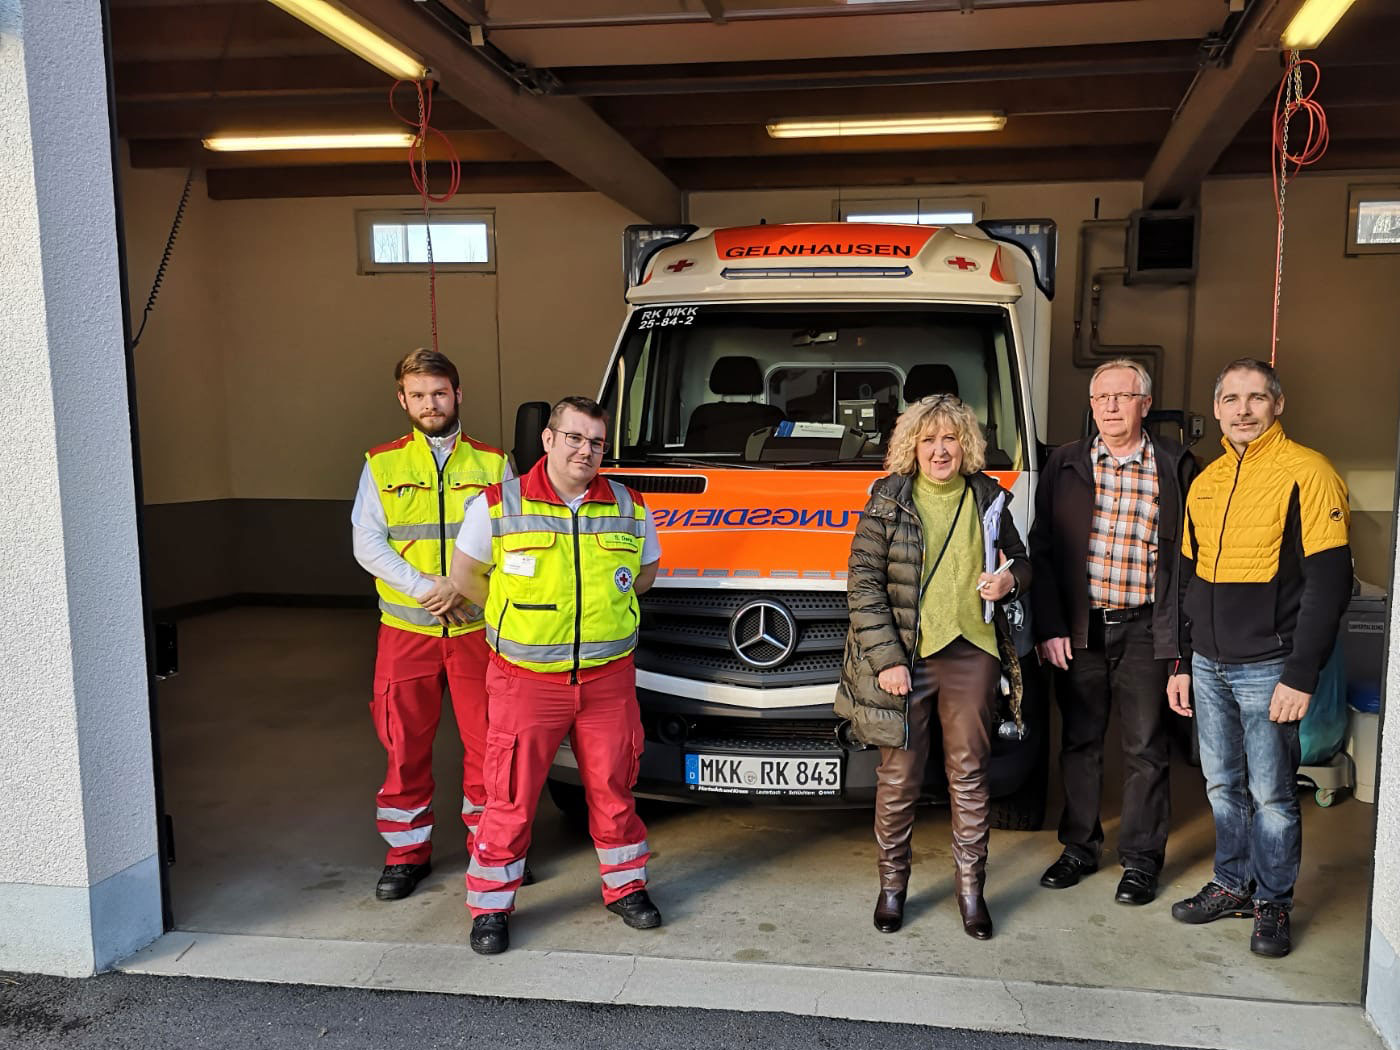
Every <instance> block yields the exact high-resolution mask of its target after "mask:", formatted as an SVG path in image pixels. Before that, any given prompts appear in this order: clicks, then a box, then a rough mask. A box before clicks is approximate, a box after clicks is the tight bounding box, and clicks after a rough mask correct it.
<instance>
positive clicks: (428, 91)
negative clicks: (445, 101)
mask: <svg viewBox="0 0 1400 1050" xmlns="http://www.w3.org/2000/svg"><path fill="white" fill-rule="evenodd" d="M404 84H408V85H410V86H411V87H413V88H414V89H415V91H416V92H417V96H418V115H417V119H413V118H410V117H405V116H404V115H403V113H401V112H400V111H399V108H398V105H397V104H396V103H395V95H396V93H397V92H398V90H399V88H400V87H401V86H402V85H404ZM389 108H390V109H391V110H393V111H394V116H396V117H398V118H399V120H401V121H403V123H404V124H406V125H408V126H409V127H410V128H412V129H413V143H412V144H411V145H410V146H409V147H408V173H409V177H410V178H411V179H412V180H413V188H414V189H415V190H417V191H418V197H419V199H420V200H421V201H422V202H423V233H424V235H425V236H426V238H427V242H428V316H429V319H430V321H431V323H432V330H433V349H434V350H437V348H438V321H437V265H436V263H434V261H433V226H432V219H431V206H432V205H434V204H446V203H447V202H448V201H450V200H451V199H452V198H453V197H455V196H456V195H457V190H458V189H459V188H460V187H461V185H462V162H461V160H460V159H459V158H458V156H457V151H456V150H455V149H454V148H453V146H452V140H451V139H449V138H448V137H447V136H446V135H444V134H443V133H442V132H441V131H439V130H438V129H437V128H435V127H433V126H432V117H433V81H431V80H416V81H415V80H396V81H395V82H394V85H393V87H391V88H389ZM434 135H435V136H437V139H438V141H440V143H441V145H442V150H443V154H444V159H445V161H446V164H447V189H446V190H445V191H444V192H442V193H438V194H435V193H433V192H432V190H431V189H430V187H429V185H428V141H429V137H430V136H434Z"/></svg>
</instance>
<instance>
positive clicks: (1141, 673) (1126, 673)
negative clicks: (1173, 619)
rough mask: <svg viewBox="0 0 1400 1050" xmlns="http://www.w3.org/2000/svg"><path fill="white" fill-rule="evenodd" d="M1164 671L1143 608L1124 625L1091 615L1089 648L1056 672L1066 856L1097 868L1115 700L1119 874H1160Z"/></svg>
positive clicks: (1166, 820) (1166, 795)
mask: <svg viewBox="0 0 1400 1050" xmlns="http://www.w3.org/2000/svg"><path fill="white" fill-rule="evenodd" d="M1111 615H1112V614H1110V616H1111ZM1168 669H1169V661H1165V660H1158V659H1155V658H1154V657H1153V655H1152V609H1151V607H1150V606H1147V607H1144V608H1143V609H1142V610H1141V611H1140V613H1139V615H1138V616H1137V618H1135V619H1132V620H1129V621H1127V622H1124V623H1108V624H1105V623H1104V622H1103V618H1102V617H1101V616H1100V615H1098V614H1097V613H1095V614H1094V615H1093V616H1091V618H1090V625H1089V647H1088V648H1087V649H1075V650H1074V659H1072V660H1071V661H1070V664H1069V670H1068V671H1062V672H1058V673H1057V674H1056V676H1055V694H1056V698H1057V700H1058V702H1059V705H1060V719H1061V722H1062V723H1063V725H1062V734H1061V745H1060V770H1061V773H1062V776H1063V780H1064V789H1065V810H1064V813H1063V815H1062V816H1061V817H1060V841H1061V842H1062V843H1064V846H1065V852H1066V853H1069V854H1072V855H1074V856H1077V857H1079V858H1080V859H1081V860H1084V861H1087V862H1091V863H1097V862H1098V859H1099V852H1100V850H1101V849H1102V848H1103V825H1102V824H1100V823H1099V806H1100V804H1101V801H1102V798H1103V742H1104V734H1105V733H1106V732H1107V730H1108V714H1109V708H1110V706H1111V705H1112V704H1113V703H1115V702H1116V703H1117V704H1118V719H1119V722H1120V724H1121V727H1122V735H1123V817H1122V822H1121V824H1120V826H1119V832H1118V856H1119V859H1120V860H1121V861H1122V863H1123V866H1124V867H1125V868H1141V869H1143V870H1144V871H1148V872H1151V873H1152V874H1154V875H1155V874H1158V873H1160V872H1161V870H1162V861H1163V858H1164V857H1165V855H1166V846H1167V829H1168V826H1169V825H1170V823H1171V795H1170V791H1169V785H1168V761H1169V751H1168V743H1167V716H1168V707H1167V696H1166V685H1167V672H1168Z"/></svg>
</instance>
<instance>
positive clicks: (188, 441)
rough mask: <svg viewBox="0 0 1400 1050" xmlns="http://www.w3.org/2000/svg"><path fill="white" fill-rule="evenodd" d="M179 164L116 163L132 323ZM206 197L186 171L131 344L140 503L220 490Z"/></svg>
mask: <svg viewBox="0 0 1400 1050" xmlns="http://www.w3.org/2000/svg"><path fill="white" fill-rule="evenodd" d="M184 181H185V173H184V172H182V171H138V172H133V171H132V170H131V169H130V168H124V169H123V171H122V191H123V193H122V211H123V216H124V219H125V224H126V248H127V280H128V283H129V286H130V291H129V294H130V297H131V309H132V313H133V318H132V324H133V326H135V327H139V326H140V324H141V312H142V310H143V309H144V307H145V305H146V297H147V295H148V293H149V292H150V288H151V280H152V278H153V277H154V276H155V272H156V267H157V265H158V264H159V263H160V257H161V251H162V250H163V249H164V247H165V239H166V235H167V233H168V232H169V230H170V223H171V220H172V219H173V218H174V216H175V207H176V204H178V202H179V200H180V190H181V188H182V186H183V185H184ZM215 213H216V207H215V205H214V203H213V202H212V201H210V200H209V197H208V194H207V193H205V190H204V182H203V180H202V179H196V181H195V184H194V186H193V188H192V189H191V192H190V201H189V206H188V207H187V208H186V210H185V218H184V223H183V225H182V226H181V230H180V236H179V239H178V240H177V241H176V242H175V251H174V254H173V255H172V256H171V260H170V266H169V268H168V269H167V271H166V276H165V280H164V283H163V285H162V287H161V291H160V295H159V297H158V299H157V301H156V308H155V309H154V310H153V311H152V312H151V315H150V319H149V321H148V322H147V324H146V330H145V332H144V333H143V334H142V336H141V342H140V344H139V345H138V346H137V348H136V353H135V358H136V401H137V408H138V412H139V417H138V418H139V423H140V430H141V467H142V482H143V486H144V492H145V499H146V502H147V503H174V502H182V501H188V500H210V499H227V498H229V497H230V496H232V495H233V487H232V484H231V482H230V478H229V429H228V402H229V398H228V389H227V386H226V384H225V378H224V352H223V341H222V333H221V329H222V323H221V322H220V321H218V320H216V318H219V317H220V316H221V311H220V308H219V306H218V305H217V297H216V293H217V291H218V288H219V282H218V281H217V280H216V277H215V273H214V272H213V271H212V269H211V266H210V262H211V259H213V258H214V250H215V248H216V247H217V236H216V229H215V222H216V214H215Z"/></svg>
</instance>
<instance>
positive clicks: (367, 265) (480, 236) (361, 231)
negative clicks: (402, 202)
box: [355, 210, 496, 273]
mask: <svg viewBox="0 0 1400 1050" xmlns="http://www.w3.org/2000/svg"><path fill="white" fill-rule="evenodd" d="M355 224H356V233H357V236H358V240H359V272H360V273H418V272H425V271H426V270H427V269H428V241H429V224H428V223H427V222H425V221H424V219H423V213H422V212H421V211H415V210H405V211H360V212H356V213H355ZM431 232H432V257H433V265H434V266H435V268H436V269H437V271H438V272H439V273H493V272H494V271H495V269H496V228H495V215H494V213H492V212H489V211H435V212H433V213H432V224H431Z"/></svg>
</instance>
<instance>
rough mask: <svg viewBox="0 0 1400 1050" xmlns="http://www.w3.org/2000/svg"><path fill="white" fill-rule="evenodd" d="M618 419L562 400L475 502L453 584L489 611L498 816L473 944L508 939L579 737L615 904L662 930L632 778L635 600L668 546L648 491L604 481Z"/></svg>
mask: <svg viewBox="0 0 1400 1050" xmlns="http://www.w3.org/2000/svg"><path fill="white" fill-rule="evenodd" d="M607 433H608V422H607V413H606V412H604V410H603V409H602V408H601V407H599V405H598V403H597V402H596V401H594V400H592V399H591V398H587V397H567V398H565V399H564V400H562V401H560V402H559V403H558V404H557V405H555V406H554V410H553V412H552V413H551V414H550V417H549V425H548V426H547V427H546V429H545V430H544V433H543V441H544V448H545V455H544V458H543V459H541V460H540V461H539V463H537V464H535V466H534V467H533V468H532V469H531V470H529V471H528V472H527V473H526V474H525V475H524V476H523V477H520V478H513V479H510V480H507V481H505V482H504V483H502V484H500V485H492V486H491V487H490V488H488V489H487V490H486V492H485V494H484V496H483V497H482V498H480V499H476V500H473V501H472V502H471V503H470V504H469V505H468V506H467V509H466V516H465V518H464V520H463V522H462V531H461V533H460V535H459V536H458V538H457V549H456V554H455V555H454V557H453V559H452V582H453V583H454V584H455V585H456V587H457V589H458V590H459V591H460V592H461V593H462V594H464V595H465V596H466V597H467V600H468V601H472V602H477V603H479V604H481V605H484V606H485V607H486V641H487V644H488V645H490V647H491V649H492V651H493V652H492V656H491V661H490V667H489V669H488V670H487V673H486V691H487V695H488V697H489V700H488V707H489V715H490V724H491V728H490V731H489V733H488V735H487V740H486V812H485V813H483V814H482V815H481V823H480V824H479V825H478V826H477V833H476V839H475V842H474V844H473V847H472V853H471V862H470V865H469V866H468V868H467V906H468V907H469V908H470V909H471V914H472V931H471V946H472V950H473V951H476V952H478V953H480V954H482V955H494V954H496V953H497V952H503V951H505V950H506V948H508V947H509V946H510V935H509V930H508V925H507V923H508V917H509V915H510V912H511V911H512V910H514V908H515V891H516V887H518V886H519V885H520V884H521V879H522V875H523V872H524V870H525V852H526V849H527V848H528V847H529V844H530V825H531V823H532V822H533V820H534V816H535V807H536V806H537V805H538V802H539V796H540V789H541V788H542V787H543V786H544V781H545V777H546V775H547V774H548V773H549V767H550V764H551V763H552V762H553V761H554V755H555V752H557V751H558V750H559V745H560V744H561V743H562V742H563V740H564V738H565V737H566V736H567V737H569V738H570V744H571V747H572V748H573V753H574V758H575V759H576V760H577V761H578V770H579V777H580V779H581V780H582V781H583V789H584V793H585V795H586V797H587V799H588V830H589V833H590V834H591V835H592V837H593V845H594V847H595V848H596V849H597V852H598V869H599V871H600V873H601V875H602V881H603V903H604V904H605V905H606V906H607V908H608V910H609V911H611V912H614V913H615V914H617V915H620V916H621V917H622V921H623V922H625V923H626V924H627V925H628V926H630V927H632V928H633V929H651V928H653V927H656V926H660V925H661V913H660V912H659V911H658V910H657V908H656V906H655V905H654V904H653V903H652V901H651V898H650V896H648V894H647V890H646V884H647V870H646V862H647V858H648V857H649V856H650V849H649V847H648V846H647V840H646V828H645V827H644V826H643V824H642V821H641V820H640V818H638V816H637V807H636V802H635V800H634V799H633V796H632V786H633V785H634V784H635V783H636V781H637V768H638V763H639V762H640V760H641V755H642V745H643V743H644V737H643V735H642V722H641V715H640V712H639V711H638V708H637V690H636V668H635V665H634V663H633V660H632V651H633V650H634V649H635V648H636V645H637V623H638V608H637V595H638V594H640V593H642V592H643V591H645V590H647V588H649V587H650V586H651V584H652V581H653V580H655V579H656V569H657V564H658V562H659V561H660V559H661V546H660V544H659V543H658V541H657V538H656V529H655V526H654V525H653V524H652V521H651V515H649V514H648V513H647V509H646V506H645V505H644V504H643V503H642V499H641V497H640V496H638V495H637V494H636V493H635V492H633V491H632V490H631V489H629V488H627V486H625V485H622V484H619V483H618V482H615V481H609V480H608V479H607V478H605V477H600V476H599V475H598V467H599V464H600V463H601V461H602V457H603V453H604V451H605V450H606V449H607Z"/></svg>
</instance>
